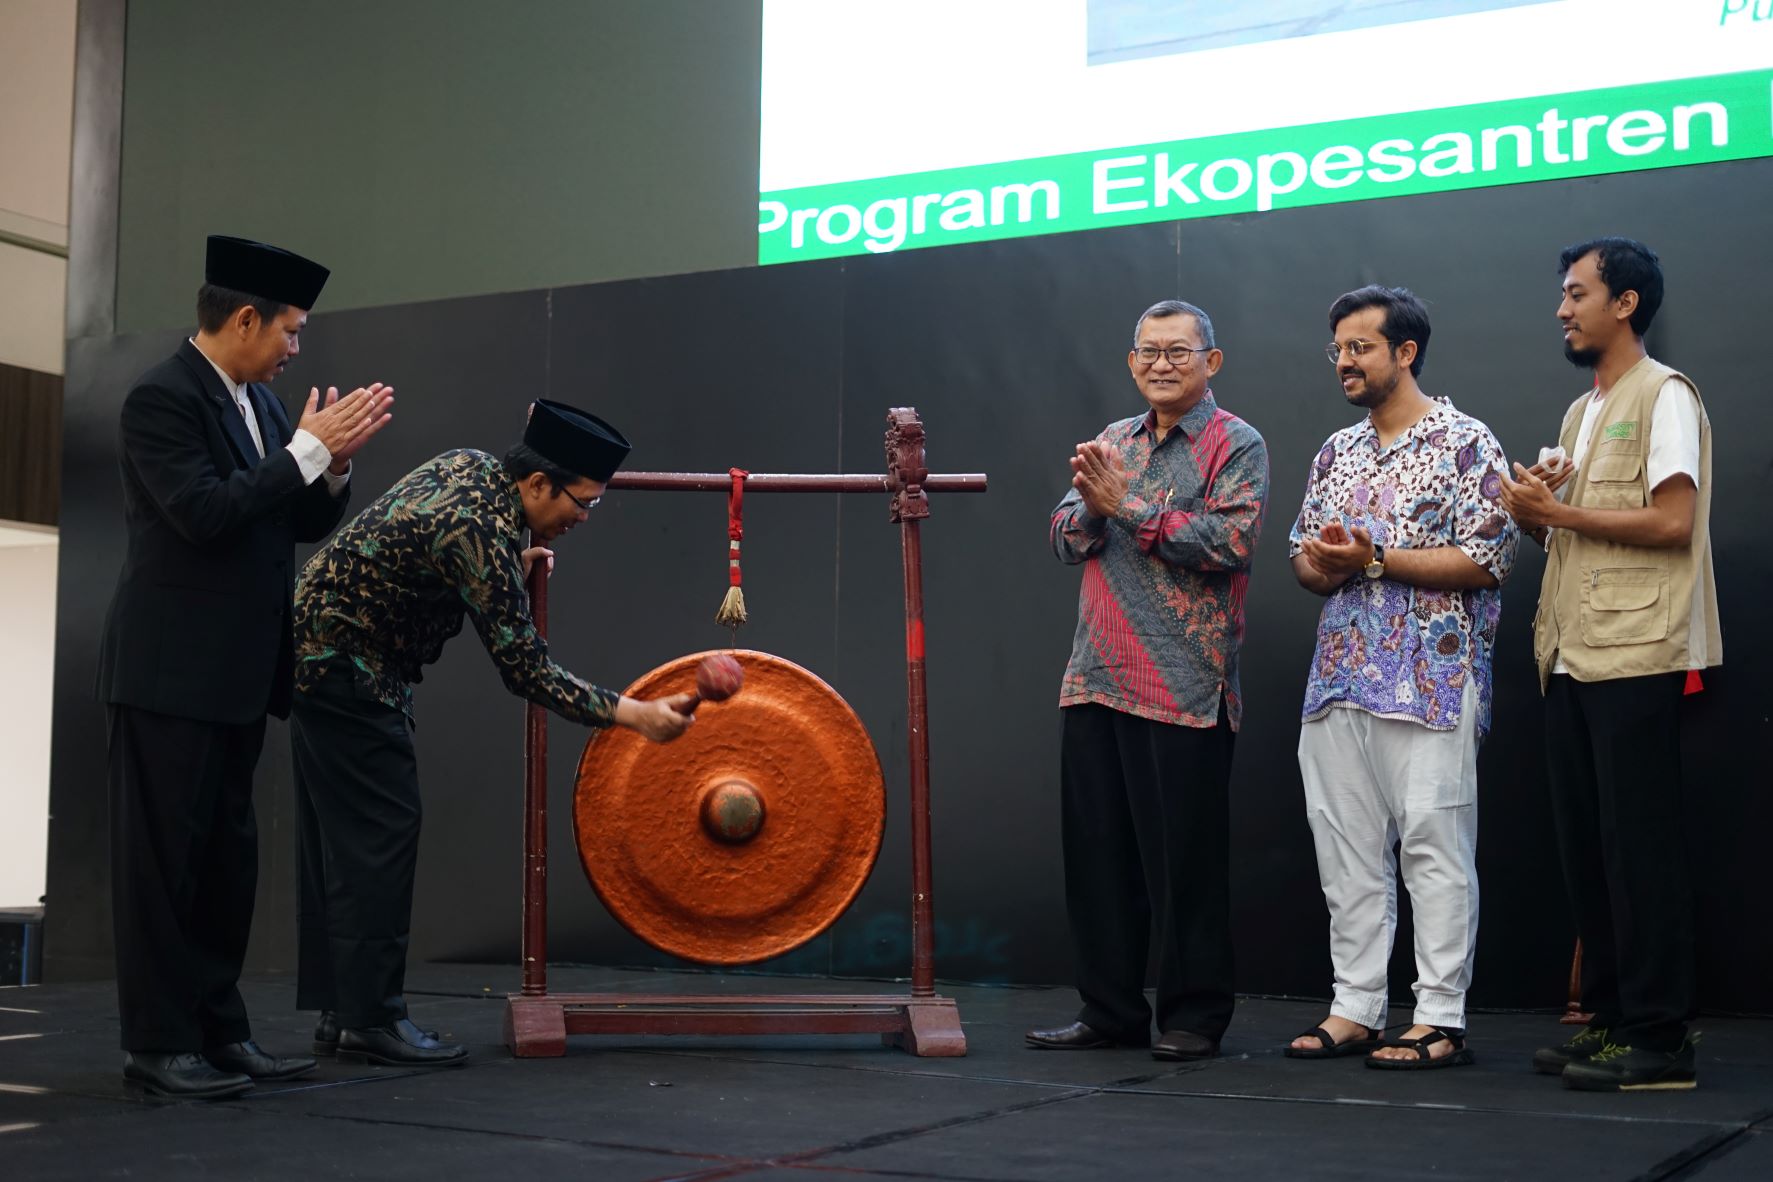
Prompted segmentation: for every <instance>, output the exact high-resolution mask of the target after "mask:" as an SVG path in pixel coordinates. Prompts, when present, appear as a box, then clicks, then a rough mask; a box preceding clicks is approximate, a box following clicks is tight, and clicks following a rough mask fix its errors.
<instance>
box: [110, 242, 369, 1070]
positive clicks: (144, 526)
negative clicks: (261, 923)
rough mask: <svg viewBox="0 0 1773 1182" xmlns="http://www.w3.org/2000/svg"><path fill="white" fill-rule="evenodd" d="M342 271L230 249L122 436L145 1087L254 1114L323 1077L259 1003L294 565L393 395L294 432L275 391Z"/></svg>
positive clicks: (138, 1005)
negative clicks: (267, 1047) (258, 967)
mask: <svg viewBox="0 0 1773 1182" xmlns="http://www.w3.org/2000/svg"><path fill="white" fill-rule="evenodd" d="M327 275H328V272H327V270H326V268H324V267H322V266H320V265H318V264H316V263H313V262H310V261H309V260H307V259H305V258H302V257H301V256H299V255H294V254H290V253H289V252H287V251H284V250H279V249H278V248H277V247H274V246H267V245H265V244H263V243H259V242H249V241H246V240H243V239H239V238H224V237H219V236H218V237H212V238H210V239H209V243H208V251H207V257H206V263H205V272H204V277H205V282H204V284H203V287H202V288H201V289H200V290H199V292H198V294H197V318H198V330H197V333H196V335H195V336H193V337H191V338H190V339H188V340H186V341H185V342H184V343H183V344H182V345H180V346H179V349H178V352H177V353H175V354H174V355H173V356H172V357H170V358H168V359H167V360H165V361H163V362H161V363H160V364H159V365H157V366H155V367H154V368H153V369H151V370H149V371H148V372H147V373H145V374H143V375H142V377H141V378H140V379H138V380H137V382H136V384H135V386H134V387H133V388H132V389H131V390H130V391H129V394H128V396H127V397H126V398H125V399H124V401H123V412H122V422H121V428H120V440H119V442H120V447H119V451H120V454H121V457H122V459H121V467H122V478H123V500H124V514H125V518H126V524H127V529H128V550H127V553H126V555H125V557H124V561H123V569H122V572H121V574H120V576H119V578H118V581H117V589H116V593H115V595H114V596H113V598H112V601H111V607H110V612H109V614H108V616H107V618H106V621H105V630H104V636H103V639H102V640H101V643H100V653H99V673H98V693H99V697H100V699H101V700H102V701H104V702H105V703H106V705H107V706H108V707H109V714H108V724H109V725H108V728H107V738H108V742H109V764H110V773H109V780H110V805H111V891H112V910H113V917H114V919H113V922H114V927H115V939H116V953H117V998H118V1008H119V1017H120V1020H121V1025H122V1041H123V1049H124V1051H125V1052H126V1055H125V1057H124V1065H123V1075H124V1078H125V1079H127V1080H129V1081H131V1082H134V1083H137V1084H140V1085H142V1086H144V1087H145V1088H147V1090H148V1091H150V1092H152V1093H155V1094H159V1095H166V1096H176V1097H201V1098H211V1099H213V1098H218V1097H222V1096H232V1095H238V1094H239V1093H241V1092H244V1091H246V1090H247V1089H249V1088H251V1087H252V1081H253V1080H254V1079H288V1078H292V1077H294V1076H297V1075H301V1074H303V1073H304V1072H306V1071H310V1070H312V1069H313V1067H314V1061H313V1060H312V1059H291V1058H281V1057H278V1056H274V1055H270V1054H267V1053H266V1052H264V1051H263V1050H261V1049H260V1048H259V1046H258V1044H257V1043H255V1042H254V1041H253V1039H252V1029H251V1025H250V1023H249V1022H248V1020H247V1016H246V1006H245V1003H244V1002H243V1001H242V1000H241V997H240V991H239V988H238V985H237V983H238V980H239V977H240V966H241V963H242V960H243V958H244V956H245V954H246V942H247V936H248V933H249V931H250V929H251V926H252V906H253V893H254V889H255V886H256V884H257V881H258V832H257V827H256V823H255V820H254V817H253V806H252V773H253V767H254V765H255V764H256V763H257V762H258V756H259V750H260V747H261V746H262V744H263V742H264V735H265V716H266V714H275V715H277V716H279V717H284V716H286V715H287V714H288V713H289V701H290V684H291V673H292V669H293V661H292V652H291V640H290V621H291V591H292V586H293V582H294V567H295V561H294V546H295V543H296V542H298V541H303V542H312V541H318V540H319V539H320V538H322V537H324V536H325V534H326V533H327V531H328V530H330V529H332V527H333V526H334V525H336V524H338V521H339V518H340V517H341V516H343V514H344V510H345V500H346V495H347V491H348V483H349V479H350V466H351V456H352V455H353V454H355V453H356V451H357V450H358V449H359V448H361V447H362V446H363V444H364V443H365V442H366V441H367V440H368V439H369V438H370V437H371V436H372V435H374V434H375V433H376V432H377V431H379V430H380V429H381V428H382V426H383V425H385V424H386V423H387V422H388V420H389V417H390V416H389V414H388V409H387V408H388V406H389V404H390V403H391V402H392V401H393V395H394V391H393V389H392V387H386V386H383V385H381V384H380V383H377V384H375V385H373V386H370V387H368V388H365V389H358V390H355V391H353V392H352V393H350V394H348V395H346V396H345V397H343V398H340V397H339V396H338V392H337V390H328V391H327V394H326V396H325V398H324V399H322V398H321V396H320V392H319V391H318V390H317V389H316V390H311V391H310V392H309V394H308V401H307V405H306V408H305V409H304V411H303V414H302V417H301V421H300V423H299V424H298V425H297V426H296V427H295V428H294V429H292V428H291V427H290V423H289V418H288V416H287V415H286V414H285V413H284V410H283V407H282V405H281V404H280V403H279V402H278V401H277V399H276V398H275V397H274V396H273V395H272V394H271V392H270V390H269V389H267V388H266V387H265V386H264V385H263V383H265V382H269V381H270V380H271V379H272V378H274V377H276V376H277V375H278V374H279V373H281V372H282V371H283V369H284V367H285V366H286V365H288V363H289V360H290V359H291V358H292V357H294V356H295V355H296V354H297V352H299V350H300V347H301V345H300V336H301V332H302V328H303V327H304V325H306V323H307V319H308V309H310V308H312V307H313V306H314V302H315V300H316V299H317V298H318V297H319V295H320V289H321V287H322V286H323V285H324V284H325V282H326V279H327Z"/></svg>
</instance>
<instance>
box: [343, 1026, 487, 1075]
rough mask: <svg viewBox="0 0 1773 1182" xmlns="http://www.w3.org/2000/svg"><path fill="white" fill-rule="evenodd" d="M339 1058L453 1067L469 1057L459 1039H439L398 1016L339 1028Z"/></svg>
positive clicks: (356, 1060) (397, 1065) (404, 1064)
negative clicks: (359, 1027) (381, 1023)
mask: <svg viewBox="0 0 1773 1182" xmlns="http://www.w3.org/2000/svg"><path fill="white" fill-rule="evenodd" d="M339 1059H340V1060H341V1061H343V1062H352V1063H380V1064H382V1065H383V1066H387V1067H453V1066H455V1065H456V1064H459V1063H464V1062H466V1061H467V1059H468V1048H467V1047H465V1046H463V1045H461V1044H460V1043H454V1042H438V1041H437V1040H436V1039H435V1038H433V1037H432V1036H431V1035H429V1034H427V1033H426V1032H425V1031H423V1030H420V1029H419V1028H418V1027H417V1026H414V1025H413V1024H412V1019H410V1018H401V1019H399V1020H397V1021H394V1022H390V1023H389V1024H388V1025H386V1026H371V1027H369V1028H368V1029H365V1030H351V1029H344V1030H340V1031H339Z"/></svg>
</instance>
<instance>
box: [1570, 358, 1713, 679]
mask: <svg viewBox="0 0 1773 1182" xmlns="http://www.w3.org/2000/svg"><path fill="white" fill-rule="evenodd" d="M1605 401H1606V399H1605V398H1603V397H1601V395H1600V394H1599V393H1598V392H1596V393H1594V394H1591V395H1589V398H1588V405H1587V406H1585V407H1583V409H1582V426H1581V427H1579V428H1577V431H1576V452H1575V454H1574V455H1572V456H1571V457H1570V462H1571V463H1572V464H1574V465H1576V466H1577V467H1579V468H1580V467H1581V466H1582V458H1583V457H1584V456H1586V455H1587V454H1588V443H1589V437H1590V436H1591V435H1593V434H1594V428H1595V420H1596V419H1598V418H1600V417H1601V404H1602V403H1604V402H1605ZM1644 468H1645V471H1646V473H1647V474H1648V476H1649V477H1650V489H1651V491H1652V492H1654V491H1655V489H1656V486H1657V485H1659V484H1661V483H1662V482H1663V481H1664V480H1667V479H1668V478H1669V477H1671V476H1679V475H1681V474H1683V473H1685V474H1686V477H1687V479H1689V480H1691V481H1692V482H1693V483H1694V485H1695V486H1697V485H1698V484H1699V400H1698V399H1697V398H1695V397H1693V392H1692V391H1691V390H1690V389H1688V387H1687V383H1685V382H1683V381H1681V380H1680V379H1679V378H1669V379H1668V380H1667V381H1666V382H1663V383H1662V389H1660V390H1658V391H1656V408H1655V409H1654V410H1653V411H1651V412H1650V454H1649V455H1648V456H1646V457H1645V458H1644ZM1569 487H1570V486H1569V485H1567V484H1566V485H1565V486H1564V487H1563V488H1561V489H1559V490H1558V491H1559V492H1560V493H1562V492H1564V491H1566V490H1567V489H1568V488H1569ZM1559 499H1560V500H1561V499H1563V498H1562V497H1560V498H1559ZM1545 544H1546V546H1547V547H1549V546H1550V545H1551V534H1550V532H1549V531H1548V532H1547V533H1546V538H1545ZM1700 575H1701V572H1698V571H1695V572H1694V575H1693V615H1692V619H1691V621H1690V622H1689V623H1688V631H1687V635H1688V636H1703V635H1704V634H1705V633H1704V628H1705V616H1704V614H1703V613H1704V608H1705V602H1704V600H1703V599H1702V598H1701V596H1700V594H1699V579H1700ZM1702 657H1703V654H1701V653H1697V652H1696V653H1694V656H1693V668H1695V669H1702V668H1704V667H1705V665H1704V661H1703V659H1702ZM1551 671H1552V672H1553V673H1568V672H1569V669H1567V668H1565V667H1564V659H1563V657H1561V656H1560V657H1558V658H1557V660H1556V662H1555V663H1554V664H1553V665H1552V667H1551Z"/></svg>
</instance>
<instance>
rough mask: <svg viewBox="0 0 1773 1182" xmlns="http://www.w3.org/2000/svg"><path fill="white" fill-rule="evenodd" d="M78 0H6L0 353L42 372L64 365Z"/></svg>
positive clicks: (0, 77)
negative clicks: (75, 31)
mask: <svg viewBox="0 0 1773 1182" xmlns="http://www.w3.org/2000/svg"><path fill="white" fill-rule="evenodd" d="M77 7H78V0H0V361H4V362H6V363H7V364H8V365H17V366H22V367H23V368H25V369H34V370H37V371H38V372H40V373H61V372H62V348H63V346H62V325H63V323H64V312H63V309H64V307H65V305H66V303H67V294H66V293H67V282H68V262H67V258H66V252H67V246H68V168H69V161H70V159H71V153H72V144H73V128H74V30H75V16H76V10H77ZM45 247H47V248H49V249H47V250H45V249H44V248H45ZM58 251H59V253H57V252H58Z"/></svg>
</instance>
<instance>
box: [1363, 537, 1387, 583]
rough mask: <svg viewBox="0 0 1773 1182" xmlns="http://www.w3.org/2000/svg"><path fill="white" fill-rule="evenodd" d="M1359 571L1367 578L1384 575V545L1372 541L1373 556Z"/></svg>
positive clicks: (1377, 577)
mask: <svg viewBox="0 0 1773 1182" xmlns="http://www.w3.org/2000/svg"><path fill="white" fill-rule="evenodd" d="M1361 573H1362V574H1364V575H1366V576H1367V577H1368V578H1369V579H1382V578H1384V577H1385V547H1384V546H1381V545H1380V544H1379V543H1378V542H1374V543H1373V557H1372V559H1371V560H1370V561H1369V562H1368V563H1367V565H1366V568H1365V569H1364V570H1362V571H1361Z"/></svg>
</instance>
